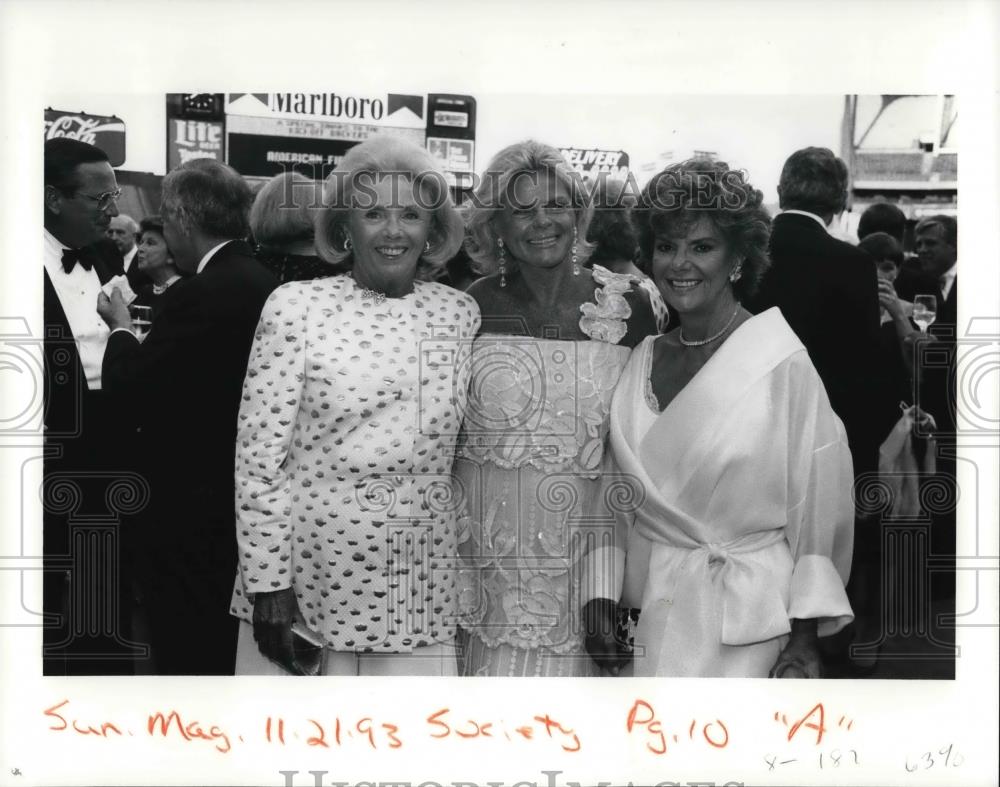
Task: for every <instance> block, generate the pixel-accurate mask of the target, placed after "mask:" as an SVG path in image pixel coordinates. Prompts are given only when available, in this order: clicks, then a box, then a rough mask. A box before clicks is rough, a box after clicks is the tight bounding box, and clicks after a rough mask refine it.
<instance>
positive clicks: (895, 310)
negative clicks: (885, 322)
mask: <svg viewBox="0 0 1000 787" xmlns="http://www.w3.org/2000/svg"><path fill="white" fill-rule="evenodd" d="M878 302H879V303H880V304H882V308H883V309H885V310H886V311H887V312H888V313H889V316H890V317H892V319H893V320H896V321H899V320H905V319H906V315H904V314H903V305H902V304H901V303H900V302H899V296H898V295H896V290H895V288H894V287H893V286H892V282H890V281H886V280H885V279H879V280H878Z"/></svg>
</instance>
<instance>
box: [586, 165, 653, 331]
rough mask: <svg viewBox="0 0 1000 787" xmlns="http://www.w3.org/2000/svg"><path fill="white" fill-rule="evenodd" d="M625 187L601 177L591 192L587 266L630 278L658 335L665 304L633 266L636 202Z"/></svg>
mask: <svg viewBox="0 0 1000 787" xmlns="http://www.w3.org/2000/svg"><path fill="white" fill-rule="evenodd" d="M626 185H627V183H625V182H624V181H621V180H614V179H606V178H601V179H599V180H598V182H597V184H596V185H595V187H594V189H593V191H592V192H591V204H592V205H593V206H594V215H593V218H592V219H591V221H590V228H589V229H588V230H587V241H588V242H589V243H591V244H592V245H593V247H594V251H593V253H592V254H591V255H590V259H589V260H588V261H587V266H588V267H593V266H594V265H600V266H602V267H604V268H607V269H608V270H609V271H611V272H612V273H624V274H629V275H631V276H634V277H635V278H636V279H637V280H638V281H639V282H640V286H641V287H643V289H645V290H646V291H647V292H648V293H649V302H650V304H651V305H652V307H653V313H654V314H655V315H656V324H657V327H658V328H659V330H660V332H662V331H663V329H664V328H665V327H666V325H667V322H668V320H669V318H668V315H667V305H666V304H665V303H664V302H663V297H662V296H661V295H660V291H659V290H657V289H656V286H655V285H654V284H653V283H652V282H651V281H650V280H649V277H648V276H646V274H644V273H643V272H642V271H640V270H639V269H638V268H637V267H635V259H636V257H637V256H638V254H639V240H638V237H637V235H636V231H635V227H634V226H633V224H632V210H633V208H635V206H636V204H637V202H638V200H637V199H636V196H635V195H634V194H632V193H631V192H629V191H628V190H627V189H626Z"/></svg>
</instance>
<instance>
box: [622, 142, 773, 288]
mask: <svg viewBox="0 0 1000 787" xmlns="http://www.w3.org/2000/svg"><path fill="white" fill-rule="evenodd" d="M763 202H764V195H763V193H762V192H761V191H760V190H758V189H755V188H754V187H753V186H752V185H751V184H750V181H749V180H748V179H747V174H746V172H744V171H742V170H736V169H732V168H731V167H730V166H729V165H728V164H727V163H725V162H724V161H709V160H704V159H689V160H688V161H682V162H680V163H679V164H673V165H671V166H669V167H667V168H666V169H664V170H663V171H662V172H658V173H657V174H656V175H654V176H653V177H652V178H651V179H650V181H649V183H647V184H646V185H645V187H644V188H643V190H642V193H641V194H640V195H639V204H638V205H637V206H636V207H635V208H634V209H633V211H632V220H633V222H634V223H635V226H636V229H637V231H638V233H639V258H638V260H637V262H636V267H638V268H639V270H641V271H642V272H643V273H645V274H646V275H647V276H648V275H651V273H652V260H653V246H654V244H655V242H656V236H657V235H658V234H663V233H666V234H671V235H672V234H677V233H682V232H687V230H688V229H689V228H690V227H691V226H692V225H693V224H695V223H696V222H697V221H698V220H699V219H701V218H702V217H703V216H707V217H708V218H709V219H711V221H712V223H713V224H714V225H715V226H716V228H717V229H718V230H719V231H720V232H721V233H722V235H723V237H724V238H725V239H726V242H727V243H728V244H729V245H730V247H731V248H732V250H733V252H734V253H735V254H736V255H737V256H740V257H742V258H743V267H742V273H743V275H742V276H740V278H739V279H737V281H736V282H735V283H734V284H733V294H734V295H735V296H736V299H737V300H738V301H740V302H741V303H743V302H745V300H746V299H747V298H749V297H750V296H752V295H753V294H754V293H755V292H756V291H757V287H758V286H759V285H760V282H761V279H763V277H764V274H765V273H766V272H767V269H768V268H769V267H770V266H771V261H770V258H769V257H768V255H767V245H768V241H769V240H770V237H771V216H770V215H769V214H768V212H767V210H766V209H765V208H764V206H763Z"/></svg>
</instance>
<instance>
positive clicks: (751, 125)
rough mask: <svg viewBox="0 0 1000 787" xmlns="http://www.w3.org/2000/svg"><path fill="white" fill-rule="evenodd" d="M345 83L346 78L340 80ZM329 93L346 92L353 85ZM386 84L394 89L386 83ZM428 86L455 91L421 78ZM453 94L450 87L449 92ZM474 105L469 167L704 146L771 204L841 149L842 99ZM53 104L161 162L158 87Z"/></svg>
mask: <svg viewBox="0 0 1000 787" xmlns="http://www.w3.org/2000/svg"><path fill="white" fill-rule="evenodd" d="M345 82H346V80H345ZM331 89H335V90H341V91H344V92H350V90H351V89H352V86H351V85H350V84H349V83H347V84H340V83H338V84H336V85H333V86H331ZM385 89H386V90H393V89H394V87H393V85H388V84H387V85H386V86H385ZM426 92H453V91H452V87H451V86H449V85H441V84H428V85H427V86H426ZM454 92H457V91H454ZM472 95H474V97H475V98H476V102H477V112H478V117H477V123H476V151H475V166H476V170H477V171H481V170H482V169H483V168H485V166H486V164H487V163H488V161H489V159H490V158H491V157H492V156H493V155H494V154H495V153H497V152H498V151H499V150H501V149H502V148H504V147H506V146H507V145H509V144H511V143H513V142H517V141H519V140H523V139H527V138H534V139H537V140H539V141H541V142H546V143H549V144H552V145H555V146H556V147H577V148H602V149H608V150H623V151H625V152H626V153H627V154H628V156H629V160H630V164H631V168H632V171H633V172H634V174H635V176H636V178H637V180H638V181H639V182H640V183H641V182H644V181H645V180H646V179H648V177H649V176H650V175H651V174H652V173H653V171H655V169H650V167H654V168H658V167H659V166H660V165H661V164H662V163H663V161H664V160H666V156H667V155H669V156H672V160H674V161H678V160H682V159H684V158H687V157H689V156H690V155H692V153H693V152H694V151H711V152H713V153H715V154H717V155H718V157H719V158H721V159H723V160H724V161H727V162H728V163H729V164H730V165H732V166H734V167H737V168H740V169H745V170H746V171H747V172H748V173H749V175H750V178H751V182H753V184H754V185H755V186H756V187H757V188H759V189H761V190H762V191H763V192H764V199H765V202H767V203H774V202H777V192H776V191H775V186H776V185H777V182H778V175H779V173H780V171H781V165H782V164H783V163H784V160H785V158H786V157H787V156H788V154H789V153H791V152H792V151H793V150H796V149H798V148H801V147H805V146H807V145H818V146H822V147H829V148H831V149H832V150H834V151H835V152H837V153H839V152H840V123H841V118H842V115H843V107H844V97H843V95H837V94H832V95H818V96H802V95H785V96H778V95H760V96H752V95H728V96H727V95H700V96H692V95H680V96H678V95H673V96H671V95H588V96H579V95H568V94H563V95H560V94H525V93H500V94H490V93H484V94H479V95H477V94H472ZM47 106H51V107H52V108H54V109H62V110H72V111H86V112H88V113H90V114H96V115H112V114H114V115H117V116H118V117H120V118H122V119H123V120H124V121H125V127H126V160H125V163H124V165H123V166H122V169H126V170H131V171H136V172H152V173H154V174H158V175H162V174H164V171H165V164H166V131H165V127H166V102H165V98H164V95H163V94H162V93H156V94H154V93H146V94H135V93H133V94H119V95H109V94H98V93H94V94H89V95H88V94H86V93H83V94H81V93H73V94H58V93H53V94H50V95H48V96H47Z"/></svg>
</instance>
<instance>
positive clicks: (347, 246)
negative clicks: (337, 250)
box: [344, 236, 354, 251]
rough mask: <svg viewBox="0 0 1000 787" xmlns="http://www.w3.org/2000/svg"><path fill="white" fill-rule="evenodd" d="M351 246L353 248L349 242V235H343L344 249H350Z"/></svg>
mask: <svg viewBox="0 0 1000 787" xmlns="http://www.w3.org/2000/svg"><path fill="white" fill-rule="evenodd" d="M352 248H354V246H353V244H352V243H351V238H350V236H345V237H344V251H350V250H351V249H352Z"/></svg>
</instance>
